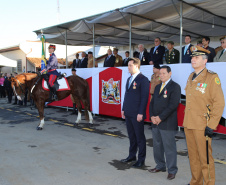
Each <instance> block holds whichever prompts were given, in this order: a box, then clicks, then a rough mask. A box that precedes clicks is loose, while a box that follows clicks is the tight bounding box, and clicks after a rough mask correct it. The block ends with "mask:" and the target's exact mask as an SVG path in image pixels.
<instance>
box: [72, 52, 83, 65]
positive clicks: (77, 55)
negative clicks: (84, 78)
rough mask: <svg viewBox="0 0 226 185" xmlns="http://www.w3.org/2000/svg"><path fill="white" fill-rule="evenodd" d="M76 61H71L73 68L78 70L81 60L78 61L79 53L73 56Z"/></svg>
mask: <svg viewBox="0 0 226 185" xmlns="http://www.w3.org/2000/svg"><path fill="white" fill-rule="evenodd" d="M75 57H76V59H74V60H73V68H78V67H79V64H80V62H81V60H80V59H79V53H76V54H75Z"/></svg>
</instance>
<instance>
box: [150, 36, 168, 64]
mask: <svg viewBox="0 0 226 185" xmlns="http://www.w3.org/2000/svg"><path fill="white" fill-rule="evenodd" d="M154 44H155V47H153V48H151V50H150V54H149V61H150V62H149V64H150V65H153V64H163V56H164V54H165V47H164V46H161V39H160V38H159V37H156V38H155V41H154Z"/></svg>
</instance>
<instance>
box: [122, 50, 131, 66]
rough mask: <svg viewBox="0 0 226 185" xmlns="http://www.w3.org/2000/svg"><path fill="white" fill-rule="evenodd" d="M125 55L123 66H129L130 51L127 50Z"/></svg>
mask: <svg viewBox="0 0 226 185" xmlns="http://www.w3.org/2000/svg"><path fill="white" fill-rule="evenodd" d="M125 55H126V58H124V60H123V63H122V66H128V63H129V59H130V58H129V51H126V52H125Z"/></svg>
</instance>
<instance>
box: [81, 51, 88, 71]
mask: <svg viewBox="0 0 226 185" xmlns="http://www.w3.org/2000/svg"><path fill="white" fill-rule="evenodd" d="M87 64H88V58H87V57H86V52H84V51H83V52H82V60H81V62H80V63H79V68H87Z"/></svg>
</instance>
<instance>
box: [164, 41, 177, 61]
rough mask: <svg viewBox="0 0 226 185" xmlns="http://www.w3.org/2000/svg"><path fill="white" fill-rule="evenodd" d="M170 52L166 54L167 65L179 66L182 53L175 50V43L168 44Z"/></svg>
mask: <svg viewBox="0 0 226 185" xmlns="http://www.w3.org/2000/svg"><path fill="white" fill-rule="evenodd" d="M167 48H168V50H167V51H166V53H165V56H166V63H167V64H177V63H179V58H180V52H179V51H178V50H177V49H175V48H174V42H173V41H169V42H168V44H167Z"/></svg>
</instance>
